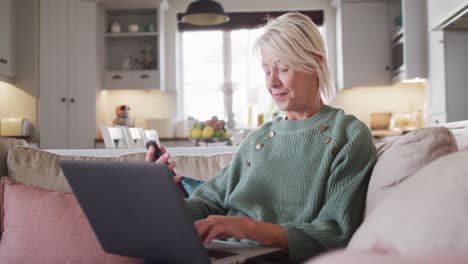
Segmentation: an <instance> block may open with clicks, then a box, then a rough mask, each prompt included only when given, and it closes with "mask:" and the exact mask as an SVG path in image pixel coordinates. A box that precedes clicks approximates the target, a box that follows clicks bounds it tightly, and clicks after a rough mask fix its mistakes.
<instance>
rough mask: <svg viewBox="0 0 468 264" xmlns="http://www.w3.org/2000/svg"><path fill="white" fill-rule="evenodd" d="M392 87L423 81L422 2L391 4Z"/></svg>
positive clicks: (424, 36) (424, 35) (406, 0)
mask: <svg viewBox="0 0 468 264" xmlns="http://www.w3.org/2000/svg"><path fill="white" fill-rule="evenodd" d="M390 19H391V21H392V22H391V25H392V31H391V32H392V75H393V83H396V82H401V81H404V80H411V79H416V78H420V79H425V78H427V41H428V39H427V30H426V27H427V26H426V25H427V22H426V1H425V0H391V1H390Z"/></svg>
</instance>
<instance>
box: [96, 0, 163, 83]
mask: <svg viewBox="0 0 468 264" xmlns="http://www.w3.org/2000/svg"><path fill="white" fill-rule="evenodd" d="M159 15H160V10H159V9H158V8H155V7H152V8H139V9H135V8H131V9H121V8H119V9H112V8H110V9H107V10H106V11H105V22H104V23H105V25H106V33H105V34H104V37H105V57H106V59H105V74H104V89H160V87H161V85H160V72H159V65H160V64H159V62H160V54H161V52H160V44H159V43H160V39H159V30H158V28H159V27H158V25H159V23H158V16H159ZM131 27H134V29H133V30H130V28H131Z"/></svg>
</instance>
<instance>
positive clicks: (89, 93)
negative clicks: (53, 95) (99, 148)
mask: <svg viewBox="0 0 468 264" xmlns="http://www.w3.org/2000/svg"><path fill="white" fill-rule="evenodd" d="M69 3H70V4H69V18H68V21H69V22H68V39H69V45H68V54H69V56H68V58H69V61H68V66H69V75H68V76H69V79H68V88H69V89H68V102H69V104H68V106H69V112H68V148H72V149H75V148H94V140H95V138H96V91H97V89H98V70H97V63H98V59H97V16H98V14H97V11H98V10H97V6H96V4H94V3H92V2H87V1H76V0H72V1H70V2H69Z"/></svg>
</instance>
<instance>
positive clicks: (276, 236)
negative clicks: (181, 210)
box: [195, 215, 288, 249]
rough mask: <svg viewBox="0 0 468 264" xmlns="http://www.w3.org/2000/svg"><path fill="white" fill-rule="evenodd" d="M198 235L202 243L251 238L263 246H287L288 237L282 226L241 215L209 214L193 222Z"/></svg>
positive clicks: (284, 247) (283, 247)
mask: <svg viewBox="0 0 468 264" xmlns="http://www.w3.org/2000/svg"><path fill="white" fill-rule="evenodd" d="M195 228H196V229H197V232H198V235H199V236H200V237H201V238H202V240H203V242H204V243H210V242H211V241H213V239H215V238H217V239H228V238H232V237H233V238H237V239H251V240H255V241H257V242H258V243H260V244H262V245H264V246H271V247H278V248H282V249H287V248H288V237H287V234H286V230H285V229H284V227H282V226H280V225H275V224H269V223H264V222H259V221H256V220H253V219H251V218H248V217H243V216H221V215H210V216H208V217H207V218H206V219H203V220H199V221H196V222H195Z"/></svg>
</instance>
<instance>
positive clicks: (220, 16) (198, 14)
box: [182, 0, 229, 26]
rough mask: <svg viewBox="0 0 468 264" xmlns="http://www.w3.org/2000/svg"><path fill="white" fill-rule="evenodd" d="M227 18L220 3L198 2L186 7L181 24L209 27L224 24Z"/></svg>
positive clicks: (201, 0)
mask: <svg viewBox="0 0 468 264" xmlns="http://www.w3.org/2000/svg"><path fill="white" fill-rule="evenodd" d="M228 21H229V17H228V16H227V15H226V13H224V9H223V7H222V6H221V4H220V3H218V2H216V1H213V0H198V1H195V2H192V3H190V5H189V6H188V7H187V11H186V12H185V15H184V16H183V17H182V22H184V23H189V24H193V25H198V26H210V25H218V24H222V23H226V22H228Z"/></svg>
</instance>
